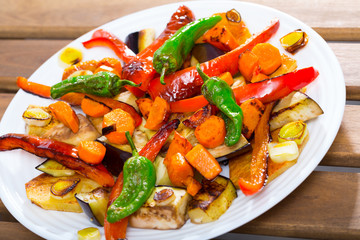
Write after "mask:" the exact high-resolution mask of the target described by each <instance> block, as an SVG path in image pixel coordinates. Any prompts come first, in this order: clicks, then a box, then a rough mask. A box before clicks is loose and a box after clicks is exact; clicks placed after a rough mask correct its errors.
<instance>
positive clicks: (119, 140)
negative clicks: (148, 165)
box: [102, 108, 135, 144]
mask: <svg viewBox="0 0 360 240" xmlns="http://www.w3.org/2000/svg"><path fill="white" fill-rule="evenodd" d="M102 127H103V135H105V137H106V138H107V139H108V140H109V141H110V142H111V143H115V144H126V143H127V139H126V136H125V132H126V131H129V132H130V134H131V135H132V134H133V132H134V130H135V122H134V119H133V118H132V117H131V115H130V114H129V113H128V112H125V111H124V110H122V109H120V108H117V109H114V110H112V111H111V112H109V113H107V114H105V115H104V119H103V124H102Z"/></svg>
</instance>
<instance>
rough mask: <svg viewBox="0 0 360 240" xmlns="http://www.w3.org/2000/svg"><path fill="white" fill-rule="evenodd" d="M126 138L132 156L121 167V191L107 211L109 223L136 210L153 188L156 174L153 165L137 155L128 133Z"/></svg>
mask: <svg viewBox="0 0 360 240" xmlns="http://www.w3.org/2000/svg"><path fill="white" fill-rule="evenodd" d="M126 138H127V140H128V141H129V144H130V146H131V149H132V154H133V156H132V157H131V158H129V159H128V160H126V162H125V164H124V167H123V177H124V185H123V189H122V191H121V193H120V195H119V197H118V198H117V199H116V200H115V201H114V202H113V203H112V204H111V205H110V206H109V208H108V210H107V221H108V222H110V223H114V222H117V221H119V220H121V219H123V218H125V217H127V216H129V215H130V214H132V213H134V212H135V211H136V210H138V209H139V208H140V207H141V206H142V205H143V204H144V203H145V202H146V200H147V199H148V198H149V197H150V195H151V193H152V191H153V190H154V187H155V181H156V173H155V167H154V165H153V163H152V162H151V161H150V160H149V159H147V158H146V157H143V156H140V155H139V153H138V151H137V150H136V148H135V145H134V142H133V141H132V139H131V136H130V133H129V132H126Z"/></svg>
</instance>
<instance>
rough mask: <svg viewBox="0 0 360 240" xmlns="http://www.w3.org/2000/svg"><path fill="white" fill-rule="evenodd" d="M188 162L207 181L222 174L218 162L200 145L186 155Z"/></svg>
mask: <svg viewBox="0 0 360 240" xmlns="http://www.w3.org/2000/svg"><path fill="white" fill-rule="evenodd" d="M185 158H186V160H187V161H188V162H189V163H190V165H192V166H193V167H194V168H195V169H196V170H197V171H198V172H199V173H200V174H201V175H203V176H204V177H205V178H206V179H208V180H212V179H214V178H215V177H216V176H217V175H219V174H220V173H221V170H222V169H221V167H220V164H219V163H218V161H216V159H215V158H214V157H213V155H211V153H210V152H209V151H208V150H206V148H205V147H204V146H203V145H201V144H198V145H196V146H195V147H193V149H191V150H190V151H189V152H188V153H187V154H186V155H185Z"/></svg>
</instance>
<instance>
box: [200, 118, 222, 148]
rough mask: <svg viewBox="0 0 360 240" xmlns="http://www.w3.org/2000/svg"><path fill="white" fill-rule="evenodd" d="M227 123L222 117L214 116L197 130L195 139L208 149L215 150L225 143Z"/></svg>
mask: <svg viewBox="0 0 360 240" xmlns="http://www.w3.org/2000/svg"><path fill="white" fill-rule="evenodd" d="M225 136H226V127H225V122H224V120H223V119H222V118H221V117H218V116H215V115H212V116H210V117H209V118H207V119H206V120H205V121H204V122H203V123H201V124H200V125H199V126H197V127H196V129H195V137H196V139H197V140H198V141H199V143H200V144H201V145H203V146H204V147H206V148H215V147H217V146H219V145H221V144H223V143H224V139H225Z"/></svg>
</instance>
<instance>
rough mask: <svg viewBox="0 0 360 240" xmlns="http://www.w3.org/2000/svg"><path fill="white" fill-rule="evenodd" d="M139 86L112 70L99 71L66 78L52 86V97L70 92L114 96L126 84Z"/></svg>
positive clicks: (58, 96)
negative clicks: (122, 78) (123, 78)
mask: <svg viewBox="0 0 360 240" xmlns="http://www.w3.org/2000/svg"><path fill="white" fill-rule="evenodd" d="M125 85H130V86H138V85H136V84H135V83H133V82H132V81H129V80H121V79H120V78H119V77H118V76H117V75H116V74H114V73H111V72H98V73H96V74H94V75H84V76H77V77H73V78H68V79H65V80H64V81H62V82H59V83H57V84H55V85H53V86H52V87H51V97H52V98H53V99H56V98H60V97H62V96H64V95H65V94H67V93H69V92H78V93H86V94H92V95H97V96H100V97H110V98H111V97H114V96H116V95H117V94H119V92H120V90H121V89H122V88H123V87H124V86H125Z"/></svg>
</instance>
